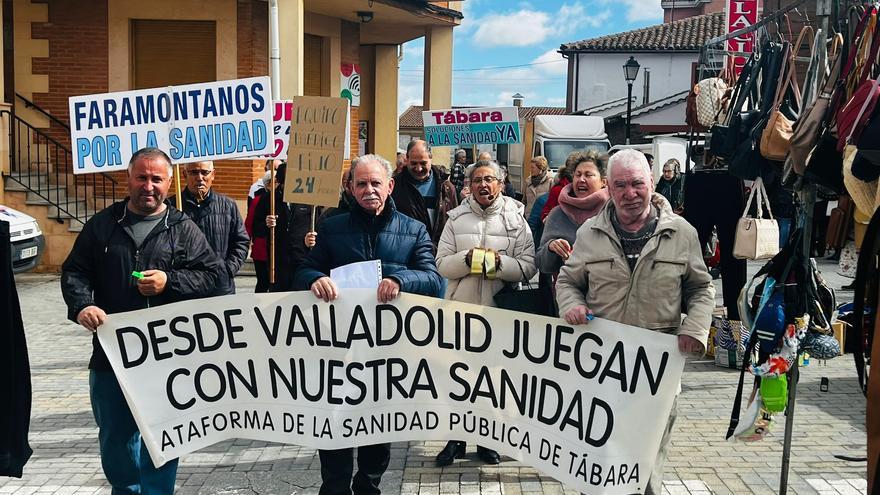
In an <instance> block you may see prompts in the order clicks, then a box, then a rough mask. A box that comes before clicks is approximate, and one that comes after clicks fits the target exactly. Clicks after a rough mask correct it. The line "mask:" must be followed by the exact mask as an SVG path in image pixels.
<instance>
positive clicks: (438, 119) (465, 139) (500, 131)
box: [422, 107, 522, 147]
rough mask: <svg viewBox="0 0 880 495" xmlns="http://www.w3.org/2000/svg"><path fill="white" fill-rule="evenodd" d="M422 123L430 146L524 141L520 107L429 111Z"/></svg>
mask: <svg viewBox="0 0 880 495" xmlns="http://www.w3.org/2000/svg"><path fill="white" fill-rule="evenodd" d="M422 122H423V124H424V129H425V141H426V142H427V143H428V144H429V145H430V146H455V147H470V146H477V145H480V144H493V143H494V144H514V143H518V142H520V140H521V139H522V137H521V132H520V129H519V108H517V107H497V108H484V107H477V108H451V109H448V110H425V111H423V112H422Z"/></svg>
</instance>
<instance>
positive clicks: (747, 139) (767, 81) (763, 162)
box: [729, 41, 789, 184]
mask: <svg viewBox="0 0 880 495" xmlns="http://www.w3.org/2000/svg"><path fill="white" fill-rule="evenodd" d="M788 52H789V45H788V43H787V42H786V43H784V44H779V43H773V42H769V41H768V42H765V44H764V46H763V47H762V48H761V64H760V66H759V67H758V71H759V72H760V75H761V84H762V86H763V88H762V91H761V100H760V105H759V107H758V108H757V109H755V110H752V111H750V112H748V113H747V114H746V115H745V116H744V117H743V118H742V120H741V122H740V136H742V139H741V140H740V141H739V144H738V145H737V147H736V150H735V151H734V153H733V156H732V157H731V159H730V167H729V169H730V173H731V175H733V176H735V177H738V178H740V179H743V180H755V179H757V178H758V177H763V179H764V182H765V183H767V184H771V183H773V182H774V181H775V174H774V173H773V168H772V167H773V164H772V162H770V161H769V160H767V159H766V158H764V156H763V155H762V154H761V146H760V143H761V134H762V133H763V132H764V127H766V125H767V118H768V117H769V115H770V111H771V110H772V108H771V107H772V105H773V100H774V99H775V96H776V95H775V94H774V93H775V90H776V87H777V79H778V78H779V76H780V73H781V69H782V67H783V64H784V63H785V62H786V57H787V56H788ZM755 79H757V75H756V77H755ZM753 82H754V83H756V81H753ZM741 115H742V114H741Z"/></svg>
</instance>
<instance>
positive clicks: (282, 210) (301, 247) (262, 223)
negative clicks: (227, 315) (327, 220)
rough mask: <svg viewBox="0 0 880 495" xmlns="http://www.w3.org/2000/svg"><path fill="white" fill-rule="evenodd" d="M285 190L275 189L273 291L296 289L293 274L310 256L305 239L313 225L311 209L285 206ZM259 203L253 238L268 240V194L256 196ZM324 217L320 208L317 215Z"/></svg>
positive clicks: (255, 215)
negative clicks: (276, 219) (275, 220)
mask: <svg viewBox="0 0 880 495" xmlns="http://www.w3.org/2000/svg"><path fill="white" fill-rule="evenodd" d="M283 197H284V191H283V190H282V188H281V187H279V188H277V189H276V194H275V214H276V215H278V221H277V222H276V224H275V284H274V285H273V286H272V289H271V290H272V292H281V291H288V290H293V274H294V273H295V272H296V270H297V268H299V265H300V263H301V262H302V260H303V258H305V257H306V255H307V254H309V248H307V247H306V244H305V237H306V234H308V232H309V229H310V228H311V225H312V206H310V205H305V204H301V203H285V202H284V199H283ZM255 200H257V201H259V203H257V206H256V208H255V209H254V237H265V238H266V239H268V238H269V227H267V226H266V216H268V215H269V191H266V190H263V191H260V192H259V193H257V196H256V198H255ZM320 214H321V208H320V207H317V211H316V212H315V216H316V218H317V216H318V215H320Z"/></svg>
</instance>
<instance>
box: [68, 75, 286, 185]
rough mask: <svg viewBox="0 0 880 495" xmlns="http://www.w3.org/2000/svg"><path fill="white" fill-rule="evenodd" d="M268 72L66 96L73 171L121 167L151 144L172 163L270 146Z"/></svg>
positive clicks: (255, 152)
mask: <svg viewBox="0 0 880 495" xmlns="http://www.w3.org/2000/svg"><path fill="white" fill-rule="evenodd" d="M269 92H270V83H269V78H268V77H252V78H248V79H235V80H230V81H218V82H211V83H202V84H188V85H183V86H169V87H167V88H154V89H144V90H136V91H122V92H118V93H105V94H99V95H87V96H74V97H71V98H70V99H69V101H68V104H69V107H70V143H71V146H72V147H73V158H74V166H73V172H74V173H75V174H88V173H94V172H113V171H116V170H124V169H125V168H126V167H127V166H128V160H129V159H130V158H131V155H132V154H134V152H135V151H137V150H139V149H141V148H144V147H146V146H153V147H157V148H159V149H161V150H162V151H165V152H166V153H168V156H170V157H171V161H172V162H173V163H189V162H198V161H204V160H219V159H226V158H238V157H244V156H257V155H264V154H269V153H271V152H272V144H273V143H272V141H271V140H270V139H269V138H270V137H271V136H270V135H269V129H271V128H272V110H273V106H272V104H271V103H272V98H271V96H270V94H269Z"/></svg>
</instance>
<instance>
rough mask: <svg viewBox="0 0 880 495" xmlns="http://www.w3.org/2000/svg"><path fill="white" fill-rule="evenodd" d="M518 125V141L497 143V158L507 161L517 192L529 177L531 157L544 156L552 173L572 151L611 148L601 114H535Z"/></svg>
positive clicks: (599, 150)
mask: <svg viewBox="0 0 880 495" xmlns="http://www.w3.org/2000/svg"><path fill="white" fill-rule="evenodd" d="M520 125H521V126H522V128H521V129H520V131H521V135H522V142H521V143H518V144H510V145H498V160H499V162H501V163H504V162H506V163H507V169H508V173H509V174H510V181H511V183H513V185H514V187H515V188H516V189H517V190H518V191H522V190H523V188H524V185H525V182H526V181H527V180H528V176H529V170H528V163H529V162H530V161H531V159H532V157H533V156H543V157H545V158H546V159H547V162H548V164H549V167H550V170H551V171H553V172H555V171H556V170H558V169H559V167H561V166H562V165H565V159H566V158H567V157H568V155H569V154H570V153H571V152H572V151H585V150H589V149H594V150H596V151H598V152H600V153H604V152H606V151H608V148H610V147H611V143H610V142H609V141H608V134H606V133H605V120H604V119H603V118H602V117H595V116H588V115H538V116H536V117H535V120H534V121H532V122H525V124H524V125H523V124H520Z"/></svg>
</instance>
